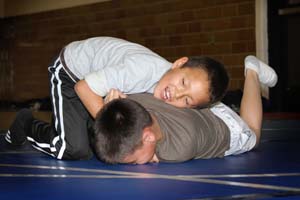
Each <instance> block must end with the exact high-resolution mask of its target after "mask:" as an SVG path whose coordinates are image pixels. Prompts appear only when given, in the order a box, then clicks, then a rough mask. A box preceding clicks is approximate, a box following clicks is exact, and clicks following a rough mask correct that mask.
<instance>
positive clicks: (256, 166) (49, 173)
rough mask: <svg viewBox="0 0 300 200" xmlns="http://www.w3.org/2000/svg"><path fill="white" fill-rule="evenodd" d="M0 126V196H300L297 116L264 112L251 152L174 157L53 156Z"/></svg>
mask: <svg viewBox="0 0 300 200" xmlns="http://www.w3.org/2000/svg"><path fill="white" fill-rule="evenodd" d="M4 133H5V130H3V131H1V134H0V199H1V200H6V199H30V200H34V199H39V200H40V199H43V200H48V199H49V200H53V199H72V200H77V199H78V200H79V199H80V200H83V199H143V200H146V199H151V200H155V199H187V200H188V199H189V200H190V199H218V200H219V199H221V200H224V199H278V200H280V199H295V200H296V199H300V156H299V154H300V123H299V121H297V120H294V121H293V120H270V121H265V122H264V126H263V135H262V142H261V144H260V146H259V148H258V149H256V150H253V151H251V152H248V153H245V154H242V155H238V156H229V157H226V158H220V159H209V160H193V161H189V162H185V163H178V164H166V163H159V164H147V165H125V164H122V165H107V164H104V163H101V162H99V161H98V160H97V159H96V158H93V159H91V160H89V161H58V160H55V159H53V158H51V157H49V156H47V155H45V154H42V153H40V152H37V151H36V150H34V149H33V148H31V146H30V145H27V146H24V147H22V148H18V149H16V148H12V147H11V146H10V145H8V144H7V143H6V142H5V140H4Z"/></svg>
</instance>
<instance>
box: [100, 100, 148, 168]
mask: <svg viewBox="0 0 300 200" xmlns="http://www.w3.org/2000/svg"><path fill="white" fill-rule="evenodd" d="M152 123H153V121H152V118H151V115H150V113H149V112H148V111H147V110H146V109H145V108H144V107H143V106H142V105H140V104H139V103H137V102H135V101H133V100H130V99H115V100H113V101H111V102H109V103H108V104H106V105H105V106H104V107H103V108H102V109H101V111H100V112H99V113H98V114H97V116H96V119H95V125H94V129H95V138H94V139H95V143H94V145H95V146H94V148H95V153H96V155H97V157H98V158H99V159H100V160H102V161H104V162H107V163H111V164H114V163H120V162H121V161H122V160H123V159H124V158H125V156H126V155H128V154H130V153H133V152H134V151H135V150H136V149H137V148H138V147H140V146H141V145H142V133H143V129H144V128H145V127H147V126H151V125H152Z"/></svg>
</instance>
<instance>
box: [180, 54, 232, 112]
mask: <svg viewBox="0 0 300 200" xmlns="http://www.w3.org/2000/svg"><path fill="white" fill-rule="evenodd" d="M182 67H190V68H199V69H202V70H204V71H206V72H207V74H208V81H209V94H210V102H208V104H214V103H216V102H218V101H220V100H221V99H222V98H223V97H224V95H225V93H226V91H227V88H228V85H229V76H228V73H227V71H226V69H225V67H224V65H223V64H221V63H220V62H218V61H216V60H214V59H212V58H209V57H206V56H192V57H188V61H187V62H186V63H185V64H184V65H183V66H182ZM201 106H202V107H203V106H207V105H201Z"/></svg>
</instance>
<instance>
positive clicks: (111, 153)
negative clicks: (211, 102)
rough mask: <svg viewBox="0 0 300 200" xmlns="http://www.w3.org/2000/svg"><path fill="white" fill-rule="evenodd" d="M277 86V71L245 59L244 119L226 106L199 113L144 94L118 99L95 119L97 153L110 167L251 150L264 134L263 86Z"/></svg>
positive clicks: (184, 159)
mask: <svg viewBox="0 0 300 200" xmlns="http://www.w3.org/2000/svg"><path fill="white" fill-rule="evenodd" d="M276 82H277V75H276V73H275V71H274V70H273V69H272V68H270V67H269V66H267V65H266V64H265V63H263V62H262V61H260V60H258V59H257V58H256V57H254V56H248V57H246V59H245V84H244V94H243V98H242V101H241V109H240V117H239V116H238V115H237V114H236V113H234V112H233V111H232V110H231V109H230V108H228V107H227V106H225V105H224V104H222V103H219V104H217V105H215V106H213V107H212V108H210V109H203V110H196V109H179V108H175V107H172V106H169V105H166V104H164V103H163V102H161V101H159V100H157V99H154V98H152V97H151V96H148V95H143V94H141V95H134V96H131V97H129V98H130V99H118V100H113V101H111V102H110V103H108V104H106V106H104V108H103V109H102V110H101V112H100V113H98V115H97V118H96V124H95V132H96V135H95V139H96V142H95V150H96V153H97V155H98V157H99V158H100V159H102V160H103V161H105V162H108V163H132V164H144V163H147V162H182V161H186V160H190V159H197V158H213V157H223V156H228V155H234V154H240V153H243V152H246V151H249V150H251V149H252V148H253V147H255V145H257V144H258V143H259V139H260V134H261V123H262V102H261V91H260V84H262V83H263V84H265V85H266V86H269V87H273V86H274V85H275V84H276ZM112 99H113V98H112Z"/></svg>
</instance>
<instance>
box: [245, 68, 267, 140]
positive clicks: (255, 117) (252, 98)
mask: <svg viewBox="0 0 300 200" xmlns="http://www.w3.org/2000/svg"><path fill="white" fill-rule="evenodd" d="M262 115H263V110H262V101H261V91H260V81H259V78H258V74H257V73H256V71H254V70H251V69H248V70H247V72H246V74H245V83H244V93H243V97H242V101H241V107H240V116H241V118H242V119H243V120H244V121H245V122H246V123H247V124H248V126H249V127H250V128H251V129H252V130H253V131H254V132H255V134H256V138H257V140H256V146H257V145H258V144H259V140H260V135H261V125H262V117H263V116H262Z"/></svg>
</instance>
